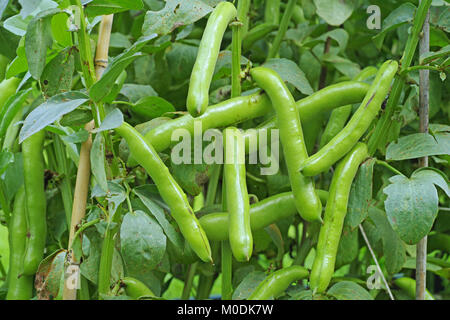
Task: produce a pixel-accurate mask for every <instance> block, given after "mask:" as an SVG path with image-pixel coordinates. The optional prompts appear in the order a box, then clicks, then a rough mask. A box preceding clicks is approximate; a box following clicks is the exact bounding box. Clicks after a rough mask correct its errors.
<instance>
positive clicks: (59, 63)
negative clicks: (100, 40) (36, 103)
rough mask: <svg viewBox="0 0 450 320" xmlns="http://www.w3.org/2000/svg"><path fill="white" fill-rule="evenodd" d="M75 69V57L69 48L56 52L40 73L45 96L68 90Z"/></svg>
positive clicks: (70, 86)
mask: <svg viewBox="0 0 450 320" xmlns="http://www.w3.org/2000/svg"><path fill="white" fill-rule="evenodd" d="M74 69H75V58H74V55H73V53H72V51H71V50H70V49H64V50H62V51H60V52H59V53H58V55H57V56H56V57H54V58H53V59H52V60H51V61H50V62H49V63H48V64H47V65H46V66H45V69H44V71H43V72H42V75H41V86H42V91H43V93H44V95H45V96H47V97H51V96H54V95H56V94H58V93H63V92H67V91H70V89H71V88H72V75H73V72H74Z"/></svg>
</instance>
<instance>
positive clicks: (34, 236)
mask: <svg viewBox="0 0 450 320" xmlns="http://www.w3.org/2000/svg"><path fill="white" fill-rule="evenodd" d="M44 139H45V130H41V131H39V132H37V133H35V134H33V135H32V136H30V137H29V138H27V139H25V140H24V141H23V143H22V154H23V177H24V180H25V197H26V207H27V217H28V218H27V222H28V235H27V236H28V241H27V250H26V254H25V258H24V263H23V273H24V274H25V275H34V274H35V273H36V271H37V269H38V267H39V263H40V262H41V260H42V258H43V256H44V248H45V241H46V239H47V223H46V210H47V202H46V196H45V188H44V169H45V166H44V156H43V149H44Z"/></svg>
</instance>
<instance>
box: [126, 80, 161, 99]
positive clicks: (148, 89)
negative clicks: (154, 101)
mask: <svg viewBox="0 0 450 320" xmlns="http://www.w3.org/2000/svg"><path fill="white" fill-rule="evenodd" d="M120 94H122V95H124V96H125V97H127V98H128V100H129V101H130V102H131V103H136V102H137V101H138V100H139V99H142V98H145V97H147V96H158V93H157V92H156V91H155V90H154V89H153V88H152V86H150V85H144V84H134V83H125V84H124V85H123V87H122V89H121V90H120Z"/></svg>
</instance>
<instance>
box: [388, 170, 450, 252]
mask: <svg viewBox="0 0 450 320" xmlns="http://www.w3.org/2000/svg"><path fill="white" fill-rule="evenodd" d="M389 181H390V182H391V184H390V185H388V186H387V187H386V188H384V189H383V192H384V193H385V194H387V199H386V201H385V202H384V204H385V208H386V213H387V216H388V218H389V223H390V224H391V225H392V228H393V229H394V230H395V231H396V232H397V233H398V235H399V236H400V238H401V239H402V240H403V241H405V242H406V243H408V244H416V243H417V242H419V240H420V239H422V238H423V237H424V236H426V235H427V234H428V233H429V232H430V230H431V227H432V226H433V223H434V220H435V219H436V216H437V213H438V203H439V199H438V194H437V190H436V187H435V185H437V186H439V187H440V188H442V189H443V190H444V191H445V192H446V194H447V196H449V195H450V191H449V189H448V183H447V182H446V180H445V179H444V178H443V177H442V176H441V175H440V174H439V173H437V172H436V171H434V170H416V171H415V172H414V173H413V174H412V175H411V178H407V177H405V176H401V175H396V176H394V177H392V178H390V179H389Z"/></svg>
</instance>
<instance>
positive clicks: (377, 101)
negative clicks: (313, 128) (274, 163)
mask: <svg viewBox="0 0 450 320" xmlns="http://www.w3.org/2000/svg"><path fill="white" fill-rule="evenodd" d="M397 68H398V63H397V62H396V61H393V60H388V61H386V62H385V63H384V64H383V65H382V66H381V68H380V70H379V71H378V73H377V76H376V78H375V80H374V81H373V83H372V85H371V86H370V89H369V91H368V92H367V94H366V96H365V98H364V100H363V102H362V103H361V106H360V107H359V108H358V110H357V111H356V112H355V114H354V115H353V116H352V117H351V119H350V121H349V122H348V123H347V125H346V126H345V127H344V129H342V131H341V132H339V134H337V135H336V136H335V137H334V138H333V139H331V140H330V142H328V143H327V144H326V145H325V146H324V147H323V148H322V149H320V150H319V151H318V152H317V153H316V154H314V155H312V156H311V157H309V158H308V159H307V160H306V161H305V162H304V163H303V164H302V168H301V170H302V173H303V174H304V175H305V176H315V175H318V174H319V173H322V172H324V171H326V170H328V168H330V167H331V166H332V165H333V164H334V163H336V161H338V160H339V159H341V158H342V157H343V156H344V155H345V154H346V153H347V152H349V151H350V150H351V149H352V148H353V146H354V145H355V144H356V143H357V142H358V140H359V139H360V138H361V137H362V135H363V134H364V133H365V132H366V131H367V129H368V128H369V126H370V124H371V123H372V121H373V119H375V117H376V115H377V114H378V112H379V111H380V108H381V104H382V103H383V101H384V99H385V98H386V95H387V94H388V93H389V89H390V87H391V82H392V79H393V78H394V76H395V74H396V72H397Z"/></svg>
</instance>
